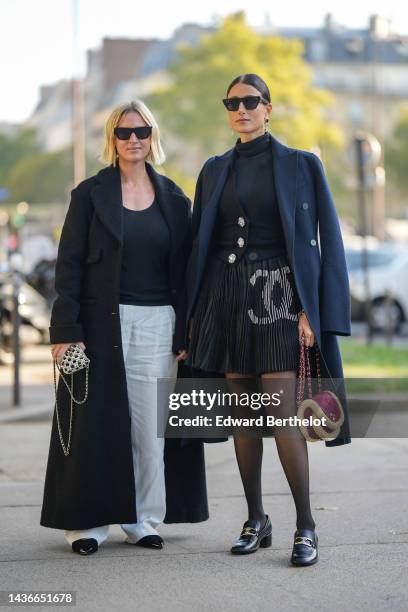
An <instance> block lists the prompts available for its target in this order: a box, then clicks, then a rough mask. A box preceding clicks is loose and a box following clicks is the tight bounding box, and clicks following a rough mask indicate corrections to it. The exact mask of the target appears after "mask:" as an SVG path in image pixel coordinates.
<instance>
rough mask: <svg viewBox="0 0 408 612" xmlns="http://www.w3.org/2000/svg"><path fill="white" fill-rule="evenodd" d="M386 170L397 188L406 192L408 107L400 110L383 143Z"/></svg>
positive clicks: (407, 192)
mask: <svg viewBox="0 0 408 612" xmlns="http://www.w3.org/2000/svg"><path fill="white" fill-rule="evenodd" d="M384 159H385V164H386V171H387V173H389V174H390V178H391V180H392V181H393V183H394V185H395V187H396V188H397V190H398V191H399V192H400V193H402V194H404V195H407V194H408V172H407V167H408V107H406V108H404V109H403V110H402V111H401V114H400V117H399V119H398V120H397V123H396V124H395V127H394V130H393V132H392V134H391V136H390V138H389V139H388V141H387V143H386V145H385V155H384Z"/></svg>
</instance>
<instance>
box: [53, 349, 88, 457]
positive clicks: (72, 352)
mask: <svg viewBox="0 0 408 612" xmlns="http://www.w3.org/2000/svg"><path fill="white" fill-rule="evenodd" d="M89 364H90V359H89V358H88V357H87V356H86V355H85V353H84V351H83V350H82V349H81V347H80V346H78V345H77V344H71V345H70V346H69V347H68V349H67V350H66V351H65V354H64V357H63V358H62V360H61V363H58V362H57V360H56V359H54V363H53V365H54V390H55V412H56V417H57V426H58V435H59V439H60V442H61V447H62V451H63V453H64V455H65V456H66V457H68V455H69V454H70V449H71V438H72V422H73V413H74V409H73V408H74V404H84V403H85V402H86V400H87V399H88V374H89ZM55 366H57V368H58V370H59V373H60V376H61V378H62V380H63V381H64V383H65V386H66V387H67V389H68V393H69V395H70V397H71V410H70V418H69V432H68V442H67V443H66V444H65V442H64V438H63V435H62V428H61V420H60V414H59V410H58V401H57V377H56V370H55ZM83 369H85V395H84V398H83V399H82V400H77V399H75V397H74V391H73V390H74V374H75V373H77V372H81V371H82V370H83ZM64 374H65V375H67V376H68V375H70V376H71V381H70V384H68V382H67V380H66V379H65V377H64Z"/></svg>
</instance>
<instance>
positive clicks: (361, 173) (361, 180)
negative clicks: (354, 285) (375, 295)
mask: <svg viewBox="0 0 408 612" xmlns="http://www.w3.org/2000/svg"><path fill="white" fill-rule="evenodd" d="M354 143H355V147H356V162H357V177H358V208H359V213H360V231H359V233H360V235H361V236H362V239H363V241H362V242H363V247H362V249H361V267H362V271H363V284H364V314H365V321H366V341H367V344H371V343H372V340H373V332H372V326H371V298H370V277H369V267H368V250H367V205H366V185H367V181H366V173H365V160H364V151H363V147H364V145H365V143H366V140H365V138H364V137H363V136H360V135H357V136H356V137H355V140H354Z"/></svg>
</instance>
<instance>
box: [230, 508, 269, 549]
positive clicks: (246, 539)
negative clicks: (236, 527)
mask: <svg viewBox="0 0 408 612" xmlns="http://www.w3.org/2000/svg"><path fill="white" fill-rule="evenodd" d="M269 546H272V524H271V521H270V518H269V516H268V515H266V518H265V524H264V525H263V527H261V525H260V522H259V521H256V520H254V519H250V520H249V521H246V523H244V526H243V528H242V531H241V535H240V536H239V538H238V540H237V541H236V542H235V544H233V546H232V547H231V552H232V553H233V554H234V555H248V554H250V553H253V552H255V551H257V550H258V548H268V547H269Z"/></svg>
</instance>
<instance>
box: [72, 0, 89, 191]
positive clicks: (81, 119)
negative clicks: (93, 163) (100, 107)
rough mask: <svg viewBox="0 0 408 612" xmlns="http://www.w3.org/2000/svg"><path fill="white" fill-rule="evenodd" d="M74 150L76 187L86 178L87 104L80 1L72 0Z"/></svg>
mask: <svg viewBox="0 0 408 612" xmlns="http://www.w3.org/2000/svg"><path fill="white" fill-rule="evenodd" d="M72 54H73V77H72V150H73V161H74V185H78V183H80V182H81V181H83V180H84V179H85V176H86V156H85V104H84V91H83V81H82V79H81V77H80V70H79V54H80V41H79V0H72Z"/></svg>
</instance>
